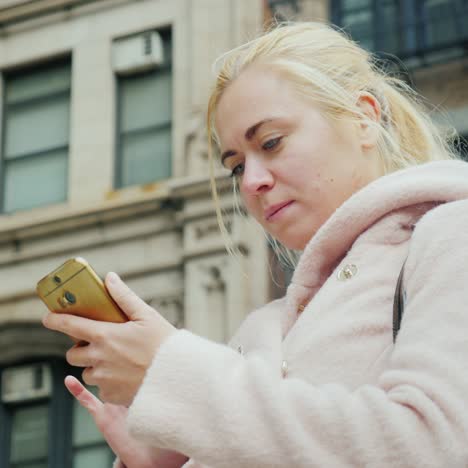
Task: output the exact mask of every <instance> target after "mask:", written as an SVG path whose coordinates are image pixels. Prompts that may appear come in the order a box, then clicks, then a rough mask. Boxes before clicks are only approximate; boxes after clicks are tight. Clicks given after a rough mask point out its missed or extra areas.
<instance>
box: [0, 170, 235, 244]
mask: <svg viewBox="0 0 468 468" xmlns="http://www.w3.org/2000/svg"><path fill="white" fill-rule="evenodd" d="M217 183H218V186H219V189H220V190H221V191H223V188H227V186H230V181H229V180H227V179H226V177H225V175H224V174H217ZM210 197H211V188H210V183H209V178H208V177H204V176H203V177H185V178H182V179H172V180H169V181H167V182H166V183H164V184H162V185H160V186H159V188H158V190H157V191H155V192H148V193H144V194H141V195H139V196H135V197H132V198H130V199H128V198H127V199H118V198H116V199H115V198H114V199H111V200H106V201H103V202H102V203H100V204H98V205H97V206H96V205H93V206H88V207H72V206H67V205H64V206H63V207H61V209H58V210H51V212H50V213H49V212H47V210H45V211H43V212H42V211H41V216H40V218H39V217H38V216H37V214H36V215H35V217H33V216H31V217H30V218H29V219H27V220H25V217H24V216H16V215H15V214H13V215H4V216H2V217H0V244H2V243H8V242H18V241H23V240H27V239H31V238H37V237H43V236H48V235H51V234H53V233H57V232H64V231H69V230H72V229H76V228H78V227H79V228H82V227H85V226H93V225H102V224H107V223H110V222H112V221H117V220H122V219H125V218H132V217H135V216H137V215H144V214H145V213H150V212H155V211H158V210H161V209H164V208H169V207H174V206H176V205H177V203H180V202H184V200H186V199H193V198H207V199H208V198H210ZM37 213H39V212H37ZM42 213H43V214H42Z"/></svg>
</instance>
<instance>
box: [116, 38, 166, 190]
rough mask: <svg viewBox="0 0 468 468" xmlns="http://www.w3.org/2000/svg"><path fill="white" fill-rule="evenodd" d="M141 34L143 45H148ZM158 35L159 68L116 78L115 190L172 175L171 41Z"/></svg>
mask: <svg viewBox="0 0 468 468" xmlns="http://www.w3.org/2000/svg"><path fill="white" fill-rule="evenodd" d="M144 34H145V33H143V34H141V35H140V36H141V37H142V40H143V43H142V44H143V45H145V44H146V45H147V44H148V42H145V41H146V38H145V35H144ZM147 34H150V33H147ZM158 35H159V36H160V37H161V38H162V43H163V62H162V63H161V64H158V65H157V66H155V67H152V69H150V70H144V69H143V70H142V71H138V72H130V73H128V72H127V73H119V74H118V75H117V99H118V103H117V133H118V135H117V161H116V182H115V185H116V187H118V188H120V187H126V186H129V185H138V184H146V183H150V182H154V181H158V180H163V179H167V178H169V177H170V176H171V173H172V170H171V165H172V162H171V153H172V148H171V146H172V145H171V141H172V70H171V41H170V33H169V32H165V33H164V32H160V33H158ZM137 51H138V49H137Z"/></svg>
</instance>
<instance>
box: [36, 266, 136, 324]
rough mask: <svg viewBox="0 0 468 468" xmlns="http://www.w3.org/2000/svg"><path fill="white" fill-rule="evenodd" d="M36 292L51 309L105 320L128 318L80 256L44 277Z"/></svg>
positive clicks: (124, 319) (122, 320) (115, 320)
mask: <svg viewBox="0 0 468 468" xmlns="http://www.w3.org/2000/svg"><path fill="white" fill-rule="evenodd" d="M36 291H37V294H38V295H39V297H40V298H41V299H42V300H43V301H44V303H45V305H46V306H47V307H48V308H49V310H50V311H51V312H56V313H59V314H60V313H64V314H73V315H79V316H81V317H86V318H89V319H93V320H101V321H105V322H119V323H123V322H126V321H127V317H126V315H125V314H124V313H123V312H122V311H121V310H120V308H119V306H118V305H117V304H116V303H115V301H114V300H113V299H112V297H111V296H110V294H109V293H108V292H107V289H106V287H105V285H104V282H103V281H102V280H101V278H99V276H98V275H97V274H96V272H95V271H94V270H93V269H92V268H91V266H90V265H89V263H88V262H87V261H86V260H85V259H84V258H81V257H76V258H71V259H70V260H67V261H66V262H65V263H64V264H63V265H61V266H59V267H58V268H57V269H55V270H54V271H52V272H51V273H49V274H48V275H46V276H44V278H42V279H41V280H40V281H39V282H38V283H37V287H36Z"/></svg>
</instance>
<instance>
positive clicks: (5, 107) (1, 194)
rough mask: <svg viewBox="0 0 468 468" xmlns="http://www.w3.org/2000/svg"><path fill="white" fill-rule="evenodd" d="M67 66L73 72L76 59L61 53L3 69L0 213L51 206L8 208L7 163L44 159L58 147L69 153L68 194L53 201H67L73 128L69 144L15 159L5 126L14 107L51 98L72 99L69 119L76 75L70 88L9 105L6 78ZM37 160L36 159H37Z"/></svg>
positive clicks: (67, 184) (0, 114) (66, 188)
mask: <svg viewBox="0 0 468 468" xmlns="http://www.w3.org/2000/svg"><path fill="white" fill-rule="evenodd" d="M65 65H68V66H69V67H70V71H71V72H72V71H73V61H72V56H71V55H70V54H67V55H64V56H60V57H57V58H54V59H52V60H48V61H45V62H40V63H37V64H34V65H28V66H19V67H15V68H12V69H8V70H3V71H1V72H0V74H1V90H0V91H1V109H0V118H1V121H2V123H1V128H0V132H1V134H0V215H2V214H8V213H16V212H17V211H26V210H28V209H34V208H41V207H43V206H49V204H44V205H39V206H37V207H34V208H25V209H18V210H13V211H11V212H10V211H7V210H6V207H5V198H6V196H5V195H6V194H5V190H6V175H7V174H6V168H7V166H8V163H9V161H10V162H11V161H15V162H16V161H24V160H27V159H31V160H33V159H34V158H41V157H43V156H44V155H47V154H50V152H51V151H59V150H65V152H66V156H65V157H66V167H67V169H66V171H67V176H66V178H65V181H64V182H65V197H64V199H63V200H60V201H57V202H54V203H53V204H55V203H63V202H66V201H67V200H68V190H69V180H68V179H69V174H68V172H69V156H70V130H71V129H69V137H68V143H67V145H60V146H54V147H50V148H47V149H41V150H39V151H35V152H31V153H26V154H22V155H20V156H16V157H14V158H11V159H10V160H9V158H7V157H6V126H7V119H8V113H9V111H11V109H18V108H21V107H22V106H27V105H28V104H30V103H41V102H51V99H52V100H54V99H59V98H63V97H66V96H68V98H69V104H70V120H71V114H72V112H71V103H72V100H71V97H72V96H71V94H72V87H73V75H72V73H71V77H70V85H69V86H68V87H67V89H64V90H60V91H56V92H53V93H51V94H48V95H47V96H35V97H33V98H29V99H27V100H23V101H20V102H16V103H9V104H7V96H6V93H7V80H8V79H12V78H13V79H14V77H15V76H24V75H25V74H27V73H28V72H38V71H41V70H46V69H48V68H54V67H60V66H65ZM35 160H37V159H35Z"/></svg>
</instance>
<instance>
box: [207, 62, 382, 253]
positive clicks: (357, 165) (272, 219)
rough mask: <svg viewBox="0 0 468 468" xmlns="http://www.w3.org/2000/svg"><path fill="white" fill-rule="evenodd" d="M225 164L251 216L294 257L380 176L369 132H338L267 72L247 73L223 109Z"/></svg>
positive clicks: (351, 128)
mask: <svg viewBox="0 0 468 468" xmlns="http://www.w3.org/2000/svg"><path fill="white" fill-rule="evenodd" d="M215 125H216V129H217V132H218V135H219V138H220V144H221V153H222V163H223V165H224V166H225V167H226V168H227V169H229V170H230V171H231V172H232V174H233V176H234V177H236V179H237V181H238V185H239V190H240V193H241V197H242V200H243V202H244V204H245V207H246V208H247V210H248V212H249V213H250V214H251V215H252V216H253V217H254V218H255V219H256V220H257V221H258V222H259V223H260V224H261V225H262V226H263V228H264V229H265V230H266V231H267V232H268V233H270V234H271V235H272V236H273V237H274V238H275V239H277V240H278V241H279V242H281V243H282V244H283V245H285V246H286V247H288V248H290V249H296V250H302V249H304V247H305V245H306V244H307V242H308V241H309V240H310V238H311V237H312V236H313V235H314V234H315V233H316V232H317V230H318V229H319V228H320V226H321V225H322V224H323V223H324V222H325V221H326V220H327V219H328V218H329V217H330V215H331V214H332V213H333V212H334V211H335V210H336V209H337V208H338V207H339V206H340V205H341V204H342V203H343V202H344V201H345V200H346V199H347V198H349V197H350V196H351V195H352V194H353V193H354V192H355V191H357V190H359V189H360V188H361V187H363V186H364V185H366V184H367V183H369V182H370V181H371V180H373V179H375V178H376V177H378V175H379V169H378V167H379V166H378V162H377V158H376V157H375V154H371V153H372V151H370V150H369V149H368V144H367V140H366V143H365V142H364V136H363V135H366V133H365V132H364V130H363V129H362V126H361V125H359V124H358V123H352V122H341V121H339V122H333V124H331V123H330V122H329V121H328V120H327V119H326V118H325V117H324V116H323V114H322V113H321V112H320V111H319V109H318V107H315V106H313V105H311V103H310V101H309V102H306V100H305V99H301V98H300V97H299V96H298V95H297V94H296V93H295V92H294V91H293V89H292V87H291V86H290V85H289V84H288V82H287V81H286V80H285V79H283V78H281V77H279V76H278V75H276V74H274V73H272V72H271V71H268V70H266V69H260V68H251V69H248V70H246V71H244V72H243V73H242V74H241V75H240V76H239V77H238V78H237V79H236V80H235V81H233V82H232V83H231V84H230V85H229V86H228V88H227V89H226V90H225V91H224V93H223V95H222V97H221V99H220V101H219V103H218V107H217V109H216V121H215Z"/></svg>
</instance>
